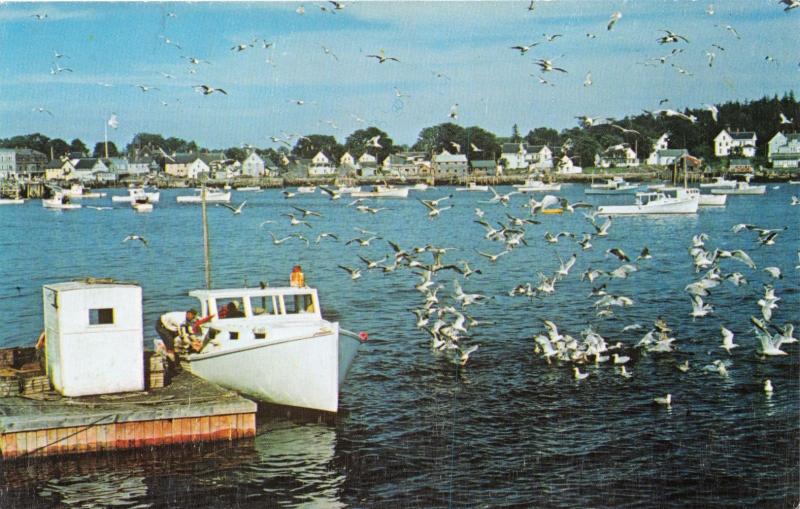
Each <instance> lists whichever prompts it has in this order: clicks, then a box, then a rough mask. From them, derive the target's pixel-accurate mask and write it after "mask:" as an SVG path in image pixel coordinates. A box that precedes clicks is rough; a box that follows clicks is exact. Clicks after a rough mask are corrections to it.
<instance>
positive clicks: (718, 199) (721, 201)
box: [660, 186, 728, 207]
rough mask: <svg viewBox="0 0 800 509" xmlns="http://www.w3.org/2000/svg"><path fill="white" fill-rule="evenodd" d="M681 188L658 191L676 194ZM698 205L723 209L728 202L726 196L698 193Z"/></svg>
mask: <svg viewBox="0 0 800 509" xmlns="http://www.w3.org/2000/svg"><path fill="white" fill-rule="evenodd" d="M682 189H683V188H676V187H666V186H664V187H662V188H661V189H660V190H661V191H662V192H664V193H669V192H677V191H678V190H682ZM697 196H698V205H700V206H701V207H724V206H725V203H726V202H727V200H728V196H727V195H725V194H705V193H702V192H700V193H698V195H697Z"/></svg>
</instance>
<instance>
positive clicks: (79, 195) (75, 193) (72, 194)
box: [62, 184, 106, 200]
mask: <svg viewBox="0 0 800 509" xmlns="http://www.w3.org/2000/svg"><path fill="white" fill-rule="evenodd" d="M62 192H63V193H64V196H66V197H67V198H69V199H71V200H80V199H83V198H103V197H104V196H105V195H106V193H98V192H88V191H86V189H85V188H84V187H83V186H82V185H81V184H72V185H71V186H70V188H69V189H62Z"/></svg>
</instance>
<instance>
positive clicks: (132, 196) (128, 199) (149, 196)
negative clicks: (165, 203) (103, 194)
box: [111, 187, 161, 203]
mask: <svg viewBox="0 0 800 509" xmlns="http://www.w3.org/2000/svg"><path fill="white" fill-rule="evenodd" d="M160 198H161V192H159V191H147V190H145V188H143V187H132V188H130V189H128V196H112V197H111V201H112V202H115V203H133V202H135V201H138V200H143V199H146V200H147V201H148V202H150V203H158V200H159V199H160Z"/></svg>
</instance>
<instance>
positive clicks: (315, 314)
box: [189, 287, 322, 340]
mask: <svg viewBox="0 0 800 509" xmlns="http://www.w3.org/2000/svg"><path fill="white" fill-rule="evenodd" d="M189 295H190V296H192V297H195V298H197V299H198V300H200V306H201V311H200V314H201V316H208V315H211V314H213V315H214V317H213V318H211V319H210V320H209V321H208V322H207V323H206V324H204V325H203V327H204V328H205V329H207V330H208V336H209V339H230V340H239V339H241V340H257V339H267V337H268V331H269V328H270V326H279V325H285V326H293V325H301V324H304V323H305V324H307V323H315V324H317V325H318V324H319V322H321V321H322V315H321V312H320V306H319V298H318V296H317V290H316V289H313V288H308V287H302V288H295V287H275V288H233V289H219V290H194V291H192V292H189Z"/></svg>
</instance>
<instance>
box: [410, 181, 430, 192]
mask: <svg viewBox="0 0 800 509" xmlns="http://www.w3.org/2000/svg"><path fill="white" fill-rule="evenodd" d="M428 187H429V186H428V184H426V183H425V182H417V183H416V184H414V186H413V187H412V189H414V190H415V191H427V190H428Z"/></svg>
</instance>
